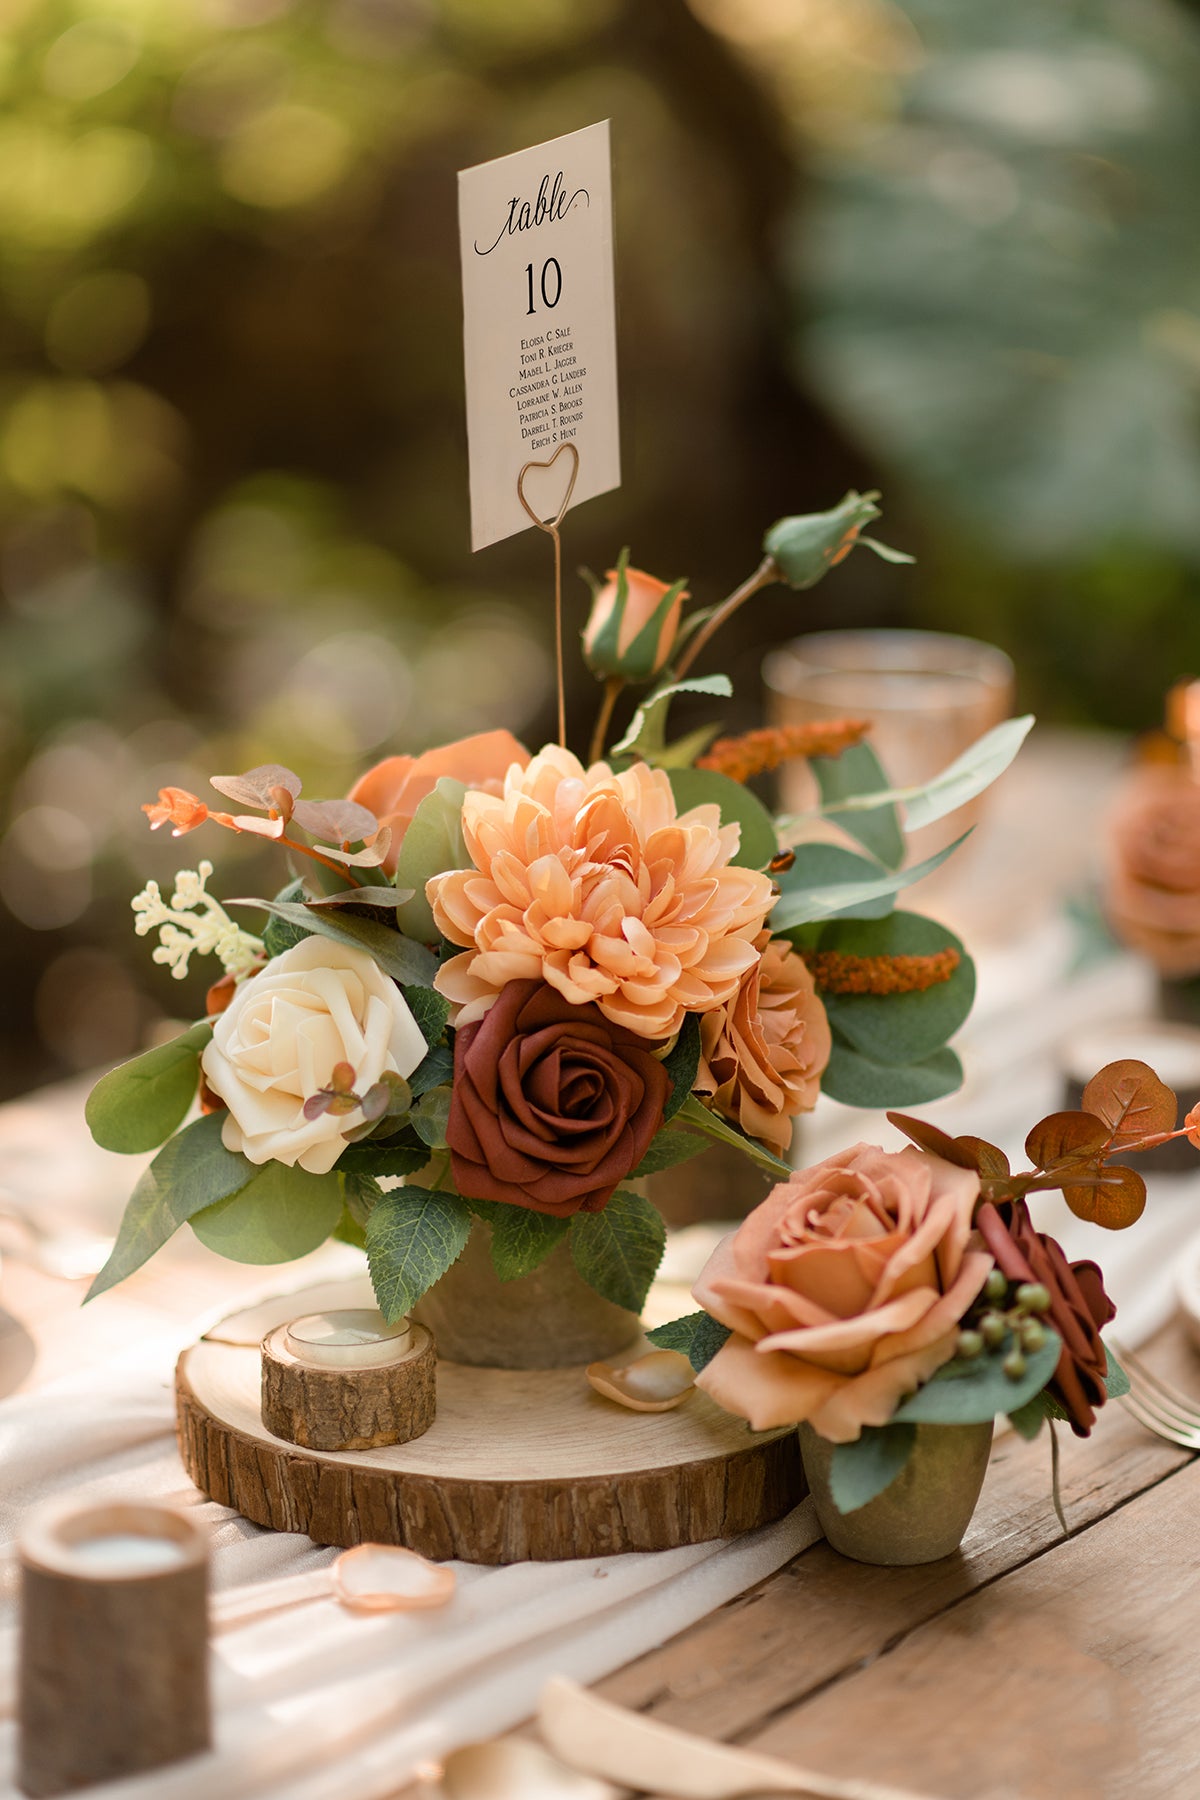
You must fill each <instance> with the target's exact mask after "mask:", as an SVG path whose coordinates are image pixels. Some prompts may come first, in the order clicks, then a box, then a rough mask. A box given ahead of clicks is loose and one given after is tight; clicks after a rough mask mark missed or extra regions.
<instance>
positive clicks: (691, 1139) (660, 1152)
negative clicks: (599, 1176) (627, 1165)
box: [630, 1131, 708, 1181]
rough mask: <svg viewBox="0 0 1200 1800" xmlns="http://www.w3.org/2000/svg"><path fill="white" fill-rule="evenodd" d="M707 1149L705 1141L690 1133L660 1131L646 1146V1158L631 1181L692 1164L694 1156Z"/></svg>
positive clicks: (644, 1157) (634, 1172)
mask: <svg viewBox="0 0 1200 1800" xmlns="http://www.w3.org/2000/svg"><path fill="white" fill-rule="evenodd" d="M707 1149H708V1145H707V1144H706V1143H705V1141H704V1139H703V1138H702V1137H696V1136H694V1135H693V1134H692V1133H691V1132H690V1131H660V1132H659V1133H658V1134H657V1136H656V1137H653V1138H651V1140H650V1142H649V1144H648V1145H647V1146H646V1154H645V1156H643V1158H642V1160H641V1162H640V1163H639V1164H638V1166H637V1168H636V1169H635V1170H634V1171H633V1175H632V1176H631V1177H630V1179H631V1180H633V1181H640V1180H641V1179H642V1177H643V1176H645V1175H658V1174H661V1172H662V1170H663V1169H674V1168H676V1167H677V1166H678V1165H679V1164H680V1163H685V1162H690V1161H691V1159H692V1157H693V1156H698V1155H699V1154H700V1152H701V1151H702V1150H707Z"/></svg>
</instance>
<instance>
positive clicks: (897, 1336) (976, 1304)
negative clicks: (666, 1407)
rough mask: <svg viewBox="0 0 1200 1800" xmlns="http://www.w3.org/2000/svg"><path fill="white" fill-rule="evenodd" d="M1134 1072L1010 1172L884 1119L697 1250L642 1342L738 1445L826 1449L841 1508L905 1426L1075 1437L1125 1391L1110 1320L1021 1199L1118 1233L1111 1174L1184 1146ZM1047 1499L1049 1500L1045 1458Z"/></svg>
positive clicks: (1091, 1282)
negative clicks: (677, 1295) (1060, 1208)
mask: <svg viewBox="0 0 1200 1800" xmlns="http://www.w3.org/2000/svg"><path fill="white" fill-rule="evenodd" d="M1177 1116H1178V1103H1177V1100H1176V1097H1175V1095H1174V1093H1173V1092H1172V1091H1171V1089H1170V1088H1169V1087H1167V1086H1166V1085H1165V1083H1163V1082H1162V1081H1160V1080H1159V1079H1158V1077H1157V1076H1156V1075H1155V1073H1154V1071H1153V1070H1152V1069H1151V1068H1149V1067H1148V1066H1147V1064H1145V1063H1142V1062H1136V1061H1132V1060H1130V1061H1123V1062H1116V1063H1111V1064H1109V1065H1108V1066H1107V1067H1106V1068H1104V1069H1101V1070H1100V1072H1099V1074H1098V1075H1096V1076H1094V1077H1093V1079H1092V1080H1091V1081H1090V1082H1089V1084H1088V1086H1087V1087H1086V1089H1085V1090H1084V1094H1083V1102H1082V1106H1081V1108H1080V1109H1079V1110H1078V1111H1075V1112H1060V1113H1053V1114H1051V1115H1050V1117H1049V1118H1045V1119H1043V1120H1041V1122H1040V1123H1039V1124H1037V1125H1035V1126H1034V1128H1033V1130H1032V1131H1031V1132H1030V1133H1029V1136H1028V1138H1027V1139H1026V1142H1025V1152H1026V1155H1027V1157H1028V1158H1029V1162H1030V1165H1031V1166H1030V1167H1029V1168H1027V1169H1024V1170H1021V1171H1018V1172H1014V1171H1013V1170H1012V1169H1011V1168H1010V1166H1009V1162H1008V1158H1007V1157H1006V1155H1005V1154H1004V1152H1003V1151H1002V1150H1000V1149H998V1148H997V1147H996V1146H995V1145H994V1144H989V1143H987V1142H985V1141H984V1140H983V1139H981V1138H976V1137H969V1136H964V1137H954V1138H952V1137H950V1136H948V1135H947V1133H945V1132H943V1131H940V1130H939V1129H938V1128H937V1127H936V1126H933V1125H930V1124H928V1123H926V1122H923V1121H922V1120H920V1119H915V1118H910V1117H908V1116H907V1115H905V1114H903V1113H897V1112H892V1113H889V1114H888V1117H889V1119H890V1120H891V1122H892V1123H893V1124H894V1125H895V1126H897V1127H898V1128H899V1130H901V1131H902V1132H903V1133H904V1134H905V1136H907V1137H908V1138H909V1139H911V1143H910V1145H909V1146H908V1147H907V1148H905V1149H902V1150H898V1151H886V1150H881V1149H878V1148H876V1147H875V1146H874V1145H871V1144H857V1145H855V1146H854V1148H853V1149H850V1150H844V1151H841V1152H840V1153H839V1154H838V1155H836V1156H832V1157H830V1158H828V1159H827V1160H826V1161H825V1162H823V1163H819V1164H817V1165H816V1167H814V1168H810V1169H804V1170H801V1171H799V1172H798V1173H796V1174H793V1175H791V1176H790V1177H789V1178H788V1180H787V1181H785V1182H782V1183H781V1184H780V1185H779V1186H778V1187H776V1188H775V1189H774V1191H773V1192H772V1193H771V1194H770V1195H769V1196H768V1198H767V1199H766V1200H765V1201H764V1202H763V1203H762V1205H761V1206H759V1207H758V1208H757V1209H756V1210H755V1211H754V1212H753V1213H751V1214H750V1216H749V1217H748V1218H747V1219H746V1220H745V1222H744V1223H743V1224H742V1225H741V1226H740V1227H739V1228H738V1229H737V1231H735V1232H733V1233H732V1234H731V1235H730V1236H729V1237H727V1238H726V1239H725V1240H724V1241H723V1242H722V1243H721V1244H720V1246H719V1247H718V1248H717V1250H716V1251H715V1252H714V1253H713V1256H712V1257H711V1259H710V1261H709V1263H708V1264H707V1266H706V1267H705V1269H704V1270H703V1272H702V1274H701V1276H700V1279H699V1280H698V1282H697V1283H696V1286H695V1288H694V1290H693V1292H694V1296H695V1298H696V1299H697V1300H698V1301H699V1303H700V1305H701V1307H702V1308H703V1311H701V1312H698V1313H694V1314H691V1315H689V1316H688V1317H687V1318H684V1319H679V1320H676V1321H674V1322H673V1323H672V1324H670V1325H665V1326H661V1327H660V1328H659V1329H658V1330H657V1331H653V1332H651V1334H650V1336H651V1338H652V1339H653V1341H654V1342H655V1343H656V1344H657V1345H658V1346H659V1347H660V1348H662V1349H673V1350H681V1351H683V1352H684V1353H685V1354H686V1355H688V1356H689V1357H690V1359H691V1361H692V1365H693V1367H694V1368H696V1369H698V1370H699V1371H700V1373H699V1375H698V1377H697V1385H698V1386H699V1387H701V1388H703V1389H705V1390H706V1391H707V1392H708V1393H709V1394H711V1395H712V1397H713V1398H714V1399H715V1400H717V1401H718V1402H719V1404H720V1405H721V1406H723V1407H724V1408H725V1409H726V1410H727V1411H729V1412H732V1413H736V1414H738V1415H740V1416H741V1417H743V1418H745V1419H747V1420H749V1422H750V1424H751V1426H752V1427H753V1428H754V1429H755V1430H760V1431H761V1430H766V1429H768V1428H770V1427H773V1426H780V1425H793V1424H801V1423H807V1424H808V1425H810V1426H811V1427H812V1428H813V1430H814V1431H816V1432H817V1433H818V1434H819V1435H820V1436H821V1437H823V1438H825V1439H827V1440H829V1441H830V1442H832V1443H833V1445H834V1446H835V1448H834V1451H833V1455H832V1459H831V1465H830V1477H831V1480H830V1487H831V1494H832V1498H833V1501H834V1504H835V1506H836V1507H837V1508H838V1510H839V1511H840V1512H842V1513H850V1512H854V1511H857V1509H858V1508H859V1507H861V1506H864V1505H865V1504H866V1503H867V1502H868V1501H870V1500H873V1499H874V1498H875V1497H876V1495H877V1494H880V1493H882V1492H883V1491H884V1490H885V1489H886V1488H888V1487H890V1485H891V1483H892V1482H893V1481H894V1480H895V1479H896V1478H897V1477H898V1476H899V1474H900V1473H901V1471H902V1470H903V1468H904V1467H905V1464H906V1463H907V1461H908V1458H909V1456H910V1455H911V1453H912V1450H913V1445H914V1442H915V1438H916V1427H917V1425H918V1424H921V1423H927V1424H936V1425H975V1424H983V1423H986V1422H987V1421H989V1420H991V1419H992V1418H993V1417H995V1416H996V1415H998V1414H1007V1416H1008V1417H1009V1419H1010V1420H1011V1421H1012V1424H1013V1425H1014V1427H1015V1428H1016V1430H1017V1431H1018V1432H1020V1434H1021V1435H1022V1436H1023V1437H1026V1438H1033V1437H1035V1436H1036V1435H1037V1434H1038V1432H1039V1431H1040V1430H1041V1427H1042V1424H1043V1423H1044V1422H1046V1421H1049V1423H1050V1427H1051V1437H1052V1439H1053V1425H1054V1422H1055V1421H1056V1420H1061V1421H1063V1422H1065V1423H1067V1424H1069V1425H1070V1427H1071V1429H1072V1431H1073V1432H1075V1433H1076V1435H1077V1436H1080V1437H1086V1436H1087V1435H1088V1434H1089V1433H1090V1431H1091V1429H1092V1426H1093V1425H1094V1424H1095V1422H1096V1413H1097V1410H1098V1409H1099V1408H1100V1407H1101V1406H1102V1405H1103V1404H1104V1402H1105V1400H1106V1399H1107V1398H1108V1397H1109V1396H1111V1395H1113V1394H1116V1393H1121V1392H1125V1391H1127V1390H1128V1382H1127V1381H1126V1380H1125V1377H1124V1375H1123V1373H1122V1371H1121V1369H1120V1367H1119V1365H1118V1364H1117V1362H1116V1361H1115V1359H1114V1358H1113V1356H1112V1355H1111V1353H1110V1352H1109V1351H1108V1349H1107V1348H1106V1346H1105V1344H1104V1342H1103V1339H1102V1338H1101V1335H1100V1334H1101V1331H1102V1329H1103V1327H1104V1326H1106V1325H1108V1324H1109V1323H1110V1322H1111V1321H1112V1319H1113V1318H1114V1316H1115V1311H1116V1309H1115V1307H1114V1306H1113V1304H1112V1302H1111V1300H1110V1299H1109V1297H1108V1295H1107V1294H1106V1293H1105V1291H1104V1282H1103V1277H1102V1275H1101V1272H1100V1269H1099V1268H1098V1267H1097V1265H1096V1264H1095V1263H1094V1262H1090V1261H1078V1262H1069V1261H1068V1259H1067V1257H1066V1255H1065V1253H1064V1251H1063V1250H1062V1248H1061V1246H1060V1245H1059V1244H1058V1243H1057V1242H1056V1241H1055V1239H1054V1238H1052V1237H1050V1236H1049V1235H1048V1234H1047V1233H1046V1232H1044V1231H1039V1230H1038V1229H1037V1227H1036V1226H1035V1224H1034V1222H1033V1218H1032V1216H1031V1213H1030V1209H1029V1196H1031V1195H1033V1194H1036V1193H1041V1192H1045V1191H1047V1190H1051V1189H1057V1190H1059V1191H1061V1192H1062V1194H1063V1196H1064V1197H1065V1199H1066V1201H1067V1204H1068V1206H1069V1207H1070V1209H1071V1211H1072V1212H1073V1213H1074V1214H1075V1215H1076V1216H1077V1217H1079V1218H1082V1219H1087V1220H1090V1221H1091V1222H1093V1223H1094V1224H1097V1225H1101V1226H1104V1227H1106V1228H1108V1229H1110V1230H1121V1229H1124V1228H1125V1227H1127V1226H1129V1225H1132V1224H1133V1223H1134V1222H1135V1221H1136V1220H1137V1219H1138V1218H1139V1217H1140V1215H1141V1212H1142V1209H1143V1207H1144V1205H1145V1201H1146V1185H1145V1182H1144V1180H1143V1179H1142V1177H1141V1175H1139V1174H1138V1172H1137V1171H1136V1170H1135V1169H1132V1168H1130V1167H1129V1166H1128V1165H1127V1164H1126V1163H1125V1162H1124V1161H1123V1160H1118V1159H1123V1158H1124V1157H1125V1156H1128V1155H1130V1154H1134V1153H1136V1152H1138V1151H1141V1150H1149V1149H1152V1148H1154V1147H1155V1146H1156V1145H1159V1144H1163V1143H1166V1142H1167V1141H1168V1140H1169V1139H1171V1138H1174V1137H1187V1138H1188V1139H1189V1140H1190V1141H1191V1142H1192V1143H1193V1144H1195V1145H1196V1146H1197V1148H1200V1107H1196V1108H1195V1109H1194V1110H1193V1111H1192V1112H1191V1113H1189V1114H1188V1116H1187V1118H1186V1119H1185V1121H1184V1123H1183V1125H1182V1126H1179V1127H1177V1126H1176V1119H1177ZM1054 1495H1055V1506H1056V1508H1057V1510H1058V1513H1059V1518H1060V1520H1062V1522H1063V1528H1064V1530H1065V1529H1066V1523H1065V1520H1063V1519H1062V1508H1061V1502H1060V1500H1059V1495H1058V1467H1057V1450H1056V1452H1055V1457H1054Z"/></svg>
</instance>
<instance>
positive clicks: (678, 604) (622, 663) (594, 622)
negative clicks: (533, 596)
mask: <svg viewBox="0 0 1200 1800" xmlns="http://www.w3.org/2000/svg"><path fill="white" fill-rule="evenodd" d="M628 557H629V552H628V551H627V550H622V552H621V554H620V556H619V557H618V559H617V566H616V568H615V569H610V570H609V571H608V576H607V579H606V580H605V582H604V585H603V586H599V585H597V586H596V587H595V590H594V593H595V597H594V599H593V601H592V611H591V616H590V617H589V619H588V622H587V625H586V626H585V628H584V633H583V656H584V661H585V662H586V663H587V666H588V668H589V669H590V670H591V671H592V673H593V675H598V676H600V677H601V678H602V679H609V678H613V677H615V678H617V679H618V680H621V681H649V680H650V679H651V677H652V676H654V675H657V674H658V672H659V670H660V669H661V668H663V667H664V666H665V664H666V663H667V661H668V659H669V658H670V655H671V651H672V650H673V649H674V647H675V639H676V637H677V636H678V634H679V614H680V610H681V608H682V606H683V603H684V601H685V600H686V599H687V598H688V594H687V591H686V589H685V587H684V584H683V582H682V581H676V582H672V583H668V582H665V581H659V580H658V579H657V578H656V577H655V576H653V575H647V574H646V573H645V571H644V570H642V569H631V568H630V567H629V565H628Z"/></svg>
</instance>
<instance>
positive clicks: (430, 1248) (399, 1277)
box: [367, 1187, 471, 1325]
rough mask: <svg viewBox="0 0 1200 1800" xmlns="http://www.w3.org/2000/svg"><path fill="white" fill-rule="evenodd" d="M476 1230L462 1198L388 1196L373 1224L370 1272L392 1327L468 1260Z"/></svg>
mask: <svg viewBox="0 0 1200 1800" xmlns="http://www.w3.org/2000/svg"><path fill="white" fill-rule="evenodd" d="M470 1230H471V1213H470V1209H469V1207H468V1206H467V1203H466V1201H465V1200H460V1199H459V1197H458V1195H457V1194H448V1193H444V1192H443V1191H441V1190H440V1189H432V1188H419V1187H403V1188H397V1189H396V1190H395V1191H394V1192H393V1193H390V1194H385V1195H384V1196H383V1199H382V1200H381V1201H380V1202H379V1204H378V1206H376V1207H375V1209H374V1211H373V1212H372V1214H371V1216H370V1218H369V1219H368V1220H367V1266H368V1268H369V1269H370V1271H371V1285H372V1287H373V1288H374V1289H375V1299H376V1301H377V1303H378V1305H379V1310H380V1312H381V1313H382V1314H383V1316H384V1318H385V1319H386V1320H387V1322H388V1324H389V1325H394V1324H395V1323H396V1321H397V1320H398V1319H403V1318H404V1317H405V1316H406V1315H407V1314H408V1313H410V1312H411V1311H412V1309H413V1307H414V1306H415V1305H416V1304H417V1301H418V1300H419V1299H420V1298H421V1296H422V1294H425V1293H428V1291H429V1289H430V1288H431V1287H432V1286H433V1284H434V1282H435V1281H439V1280H440V1279H441V1277H442V1276H443V1275H444V1274H445V1273H446V1270H447V1269H448V1268H449V1267H450V1265H451V1263H453V1262H455V1261H456V1260H457V1259H458V1257H460V1256H461V1255H462V1252H463V1249H464V1247H465V1245H466V1242H467V1238H468V1236H469V1234H470Z"/></svg>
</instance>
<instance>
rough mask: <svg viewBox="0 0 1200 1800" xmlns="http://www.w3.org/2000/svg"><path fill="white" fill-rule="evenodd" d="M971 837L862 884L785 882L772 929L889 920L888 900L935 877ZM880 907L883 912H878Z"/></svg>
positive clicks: (966, 834)
mask: <svg viewBox="0 0 1200 1800" xmlns="http://www.w3.org/2000/svg"><path fill="white" fill-rule="evenodd" d="M972 829H973V828H972ZM970 835H971V833H970V831H964V832H963V835H962V836H961V837H960V838H956V839H955V840H954V842H953V843H952V844H947V845H946V847H945V848H944V849H943V850H938V851H935V852H934V854H933V855H932V856H927V857H926V858H925V860H924V862H919V863H913V864H912V866H911V867H910V868H907V869H896V870H894V871H893V872H891V873H883V872H880V873H879V874H878V875H872V876H868V877H867V878H866V879H865V880H862V881H847V882H831V883H829V884H828V885H826V886H823V887H808V888H798V887H796V886H795V884H794V883H789V884H788V885H786V886H784V884H783V883H782V881H781V882H780V886H781V887H782V888H783V897H782V898H781V899H780V900H777V901H776V903H775V908H774V911H773V912H772V914H771V929H772V931H786V930H787V929H788V928H789V927H790V926H793V925H809V924H812V923H813V922H814V921H815V920H819V919H833V918H844V917H853V916H857V917H859V918H867V919H875V918H881V917H882V918H886V916H887V914H888V912H889V911H890V910H891V908H890V905H887V906H884V905H882V903H883V902H884V901H890V899H891V896H892V895H894V894H898V893H899V892H900V891H901V889H902V888H906V887H912V886H913V884H914V883H915V882H918V881H924V879H925V877H926V875H932V874H933V871H934V870H935V869H940V868H941V866H942V864H943V863H944V862H945V861H946V860H947V858H949V857H951V856H953V855H954V852H955V851H956V850H957V849H958V847H959V845H960V844H965V843H966V841H967V839H968V838H969V837H970ZM830 847H831V848H832V846H830ZM794 872H795V870H794V867H793V869H792V870H790V871H788V873H790V874H794ZM876 908H879V909H880V910H875V909H876Z"/></svg>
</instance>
